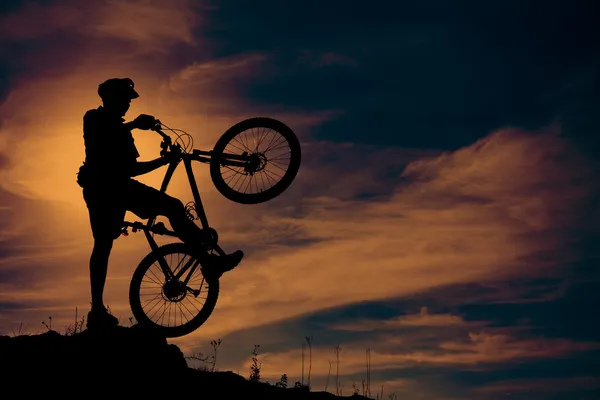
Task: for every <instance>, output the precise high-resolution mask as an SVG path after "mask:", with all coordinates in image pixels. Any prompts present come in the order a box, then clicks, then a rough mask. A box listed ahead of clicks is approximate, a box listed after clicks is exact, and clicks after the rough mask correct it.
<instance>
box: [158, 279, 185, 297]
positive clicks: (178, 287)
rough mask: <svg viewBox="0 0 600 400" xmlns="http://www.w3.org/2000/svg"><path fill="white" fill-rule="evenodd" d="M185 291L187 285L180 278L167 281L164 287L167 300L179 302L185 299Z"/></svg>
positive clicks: (163, 292)
mask: <svg viewBox="0 0 600 400" xmlns="http://www.w3.org/2000/svg"><path fill="white" fill-rule="evenodd" d="M185 293H186V291H185V286H184V285H183V284H182V283H181V282H180V281H179V280H170V281H167V282H165V284H164V285H163V287H162V294H163V297H164V298H165V300H169V301H173V302H179V301H181V300H183V298H184V297H185Z"/></svg>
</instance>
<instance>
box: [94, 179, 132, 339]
mask: <svg viewBox="0 0 600 400" xmlns="http://www.w3.org/2000/svg"><path fill="white" fill-rule="evenodd" d="M93 189H94V190H92V189H88V190H86V189H84V198H85V201H86V204H87V206H88V210H89V215H90V225H91V228H92V235H93V237H94V247H93V249H92V254H91V255H90V264H89V268H90V288H91V295H92V309H91V311H90V312H89V313H88V320H87V326H88V328H90V327H94V326H104V325H116V324H117V323H118V320H117V318H116V317H114V316H112V315H110V314H109V313H108V311H107V309H106V307H105V306H104V299H103V294H104V285H105V283H106V275H107V271H108V260H109V257H110V253H111V250H112V247H113V241H114V239H115V238H117V237H118V235H119V233H120V229H121V226H122V224H123V217H124V216H125V208H124V207H123V206H122V205H120V204H119V203H118V201H116V197H115V196H111V195H109V194H108V193H105V192H106V191H104V190H99V188H93Z"/></svg>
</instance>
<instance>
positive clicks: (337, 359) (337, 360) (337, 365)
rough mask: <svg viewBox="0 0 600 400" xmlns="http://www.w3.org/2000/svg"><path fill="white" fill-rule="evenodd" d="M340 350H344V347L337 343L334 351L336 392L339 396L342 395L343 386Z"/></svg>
mask: <svg viewBox="0 0 600 400" xmlns="http://www.w3.org/2000/svg"><path fill="white" fill-rule="evenodd" d="M340 351H342V348H341V347H340V345H339V344H337V345H336V346H335V347H334V349H333V352H334V353H335V394H336V395H338V396H341V395H342V386H341V385H340Z"/></svg>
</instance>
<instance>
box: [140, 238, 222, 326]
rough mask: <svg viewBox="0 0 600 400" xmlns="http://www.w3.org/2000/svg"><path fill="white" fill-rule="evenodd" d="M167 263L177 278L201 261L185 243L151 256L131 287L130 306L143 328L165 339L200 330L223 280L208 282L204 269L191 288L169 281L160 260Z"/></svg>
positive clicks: (196, 273) (193, 277)
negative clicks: (159, 334) (161, 335)
mask: <svg viewBox="0 0 600 400" xmlns="http://www.w3.org/2000/svg"><path fill="white" fill-rule="evenodd" d="M161 259H162V260H164V261H166V263H167V265H168V268H169V269H170V270H171V272H172V273H173V275H175V274H177V272H178V271H180V270H181V268H182V267H183V266H184V265H186V263H188V262H190V261H191V262H192V265H194V264H196V263H198V261H197V260H196V259H195V258H194V257H193V256H191V255H190V252H189V248H188V246H187V245H186V244H184V243H169V244H166V245H163V246H161V247H159V248H158V249H156V250H154V251H152V252H151V253H149V254H148V255H147V256H146V257H144V259H143V260H142V261H141V262H140V264H139V265H138V267H137V268H136V270H135V272H134V273H133V277H132V279H131V284H130V286H129V303H130V306H131V311H132V313H133V316H134V317H135V318H136V320H137V322H138V323H139V324H140V325H144V326H146V327H148V328H151V329H155V330H158V331H160V333H161V334H163V335H164V336H165V337H179V336H184V335H187V334H189V333H191V332H193V331H194V330H196V329H197V328H199V327H200V326H201V325H202V324H203V323H204V322H206V320H207V319H208V317H209V316H210V314H211V313H212V311H213V310H214V308H215V305H216V304H217V298H218V296H219V280H218V279H214V280H211V281H207V280H206V279H205V277H204V276H203V275H202V272H201V269H200V265H199V264H197V265H196V268H194V269H193V271H192V269H190V271H191V272H192V273H191V275H190V279H189V281H188V282H187V284H183V283H182V281H183V280H184V279H185V278H186V277H187V276H188V272H185V273H184V274H183V275H182V277H181V278H180V279H167V277H166V276H165V274H164V273H163V270H162V268H161V267H160V264H159V260H161Z"/></svg>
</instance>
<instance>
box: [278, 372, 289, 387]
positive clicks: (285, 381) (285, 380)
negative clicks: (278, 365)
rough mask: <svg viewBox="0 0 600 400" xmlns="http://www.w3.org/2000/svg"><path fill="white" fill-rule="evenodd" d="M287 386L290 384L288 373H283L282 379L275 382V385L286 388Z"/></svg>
mask: <svg viewBox="0 0 600 400" xmlns="http://www.w3.org/2000/svg"><path fill="white" fill-rule="evenodd" d="M287 386H288V377H287V374H283V375H281V379H280V380H279V382H277V383H276V384H275V387H278V388H282V389H285V388H287Z"/></svg>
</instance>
